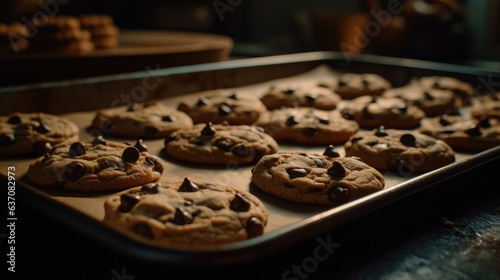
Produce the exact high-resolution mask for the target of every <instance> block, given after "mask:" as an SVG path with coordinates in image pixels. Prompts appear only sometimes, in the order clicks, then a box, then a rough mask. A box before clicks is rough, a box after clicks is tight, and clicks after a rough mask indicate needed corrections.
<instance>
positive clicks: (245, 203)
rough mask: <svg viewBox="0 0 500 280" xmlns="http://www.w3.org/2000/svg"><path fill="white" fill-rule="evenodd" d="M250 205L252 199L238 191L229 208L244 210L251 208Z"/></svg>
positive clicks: (237, 210) (238, 210)
mask: <svg viewBox="0 0 500 280" xmlns="http://www.w3.org/2000/svg"><path fill="white" fill-rule="evenodd" d="M250 205H251V204H250V201H249V200H248V199H247V198H246V197H244V196H242V195H241V194H239V193H237V194H235V195H234V199H233V200H232V201H231V204H230V205H229V208H231V210H233V211H236V212H244V211H248V210H249V209H250Z"/></svg>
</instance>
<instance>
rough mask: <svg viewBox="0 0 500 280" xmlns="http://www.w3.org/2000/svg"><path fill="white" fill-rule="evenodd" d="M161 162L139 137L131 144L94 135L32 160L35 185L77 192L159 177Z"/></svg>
mask: <svg viewBox="0 0 500 280" xmlns="http://www.w3.org/2000/svg"><path fill="white" fill-rule="evenodd" d="M163 169H164V166H163V163H162V162H161V160H160V159H158V158H157V157H155V156H152V155H149V154H148V152H147V147H146V146H145V145H144V143H142V140H138V141H137V142H136V144H135V145H134V146H132V145H129V144H126V143H120V142H114V141H109V140H105V139H103V138H102V137H101V136H98V137H96V138H95V139H94V140H93V141H91V142H74V143H72V144H71V145H70V144H64V145H57V146H54V147H53V148H52V150H51V151H50V152H48V153H47V154H46V155H45V156H44V157H43V158H40V159H39V160H37V161H36V162H34V163H32V164H31V165H30V167H29V169H28V173H27V175H28V179H29V180H30V181H31V182H32V183H33V184H35V185H39V186H44V187H50V188H61V189H68V190H73V191H79V192H94V191H109V190H119V189H126V188H130V187H135V186H138V185H142V184H147V183H150V182H155V181H157V180H158V179H160V176H161V174H162V173H163Z"/></svg>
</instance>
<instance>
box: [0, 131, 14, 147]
mask: <svg viewBox="0 0 500 280" xmlns="http://www.w3.org/2000/svg"><path fill="white" fill-rule="evenodd" d="M15 141H16V137H15V136H14V133H5V134H2V135H0V146H2V147H5V146H9V145H10V144H12V143H14V142H15Z"/></svg>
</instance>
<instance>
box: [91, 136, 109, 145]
mask: <svg viewBox="0 0 500 280" xmlns="http://www.w3.org/2000/svg"><path fill="white" fill-rule="evenodd" d="M92 145H94V146H97V145H106V140H104V138H103V137H102V136H101V135H98V136H96V138H94V140H92Z"/></svg>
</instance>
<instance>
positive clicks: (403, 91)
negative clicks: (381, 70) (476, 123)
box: [383, 86, 457, 116]
mask: <svg viewBox="0 0 500 280" xmlns="http://www.w3.org/2000/svg"><path fill="white" fill-rule="evenodd" d="M383 97H387V98H393V97H397V98H401V99H403V100H405V101H406V102H407V103H408V104H410V105H415V106H417V107H418V108H420V109H421V110H422V111H424V113H425V115H426V116H436V115H441V114H444V113H446V112H450V111H451V110H453V106H455V103H456V98H457V97H456V95H455V94H454V93H453V92H452V91H451V90H445V89H438V88H429V89H424V88H423V87H418V86H405V87H400V88H393V89H389V90H387V91H386V92H384V94H383Z"/></svg>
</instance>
